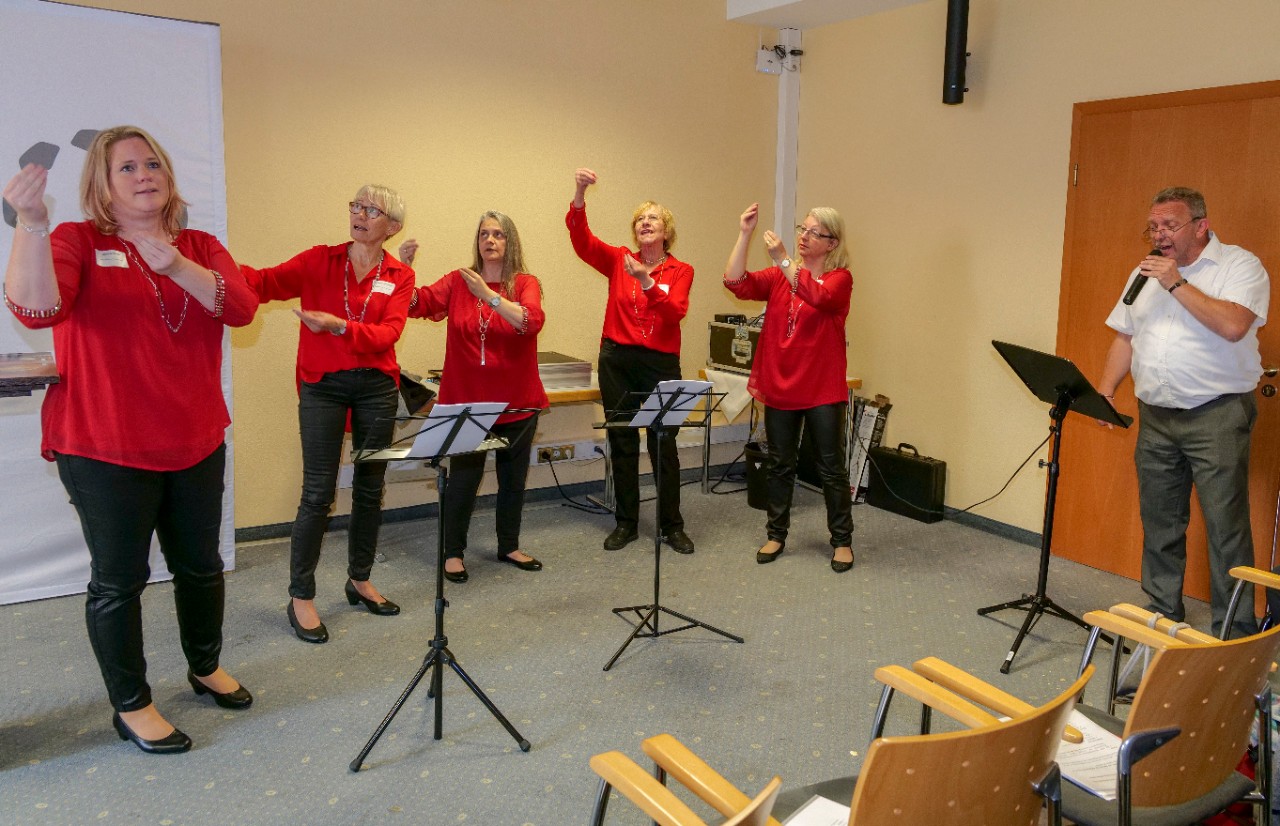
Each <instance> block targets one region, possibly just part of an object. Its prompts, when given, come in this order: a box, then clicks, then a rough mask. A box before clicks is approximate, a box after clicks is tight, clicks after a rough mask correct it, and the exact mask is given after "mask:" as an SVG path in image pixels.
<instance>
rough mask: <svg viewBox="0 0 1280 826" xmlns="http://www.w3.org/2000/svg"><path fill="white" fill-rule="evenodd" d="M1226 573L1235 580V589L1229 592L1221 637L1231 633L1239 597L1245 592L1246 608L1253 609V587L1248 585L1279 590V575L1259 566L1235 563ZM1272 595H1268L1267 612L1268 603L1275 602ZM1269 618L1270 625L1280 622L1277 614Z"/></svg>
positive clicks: (1224, 637) (1239, 600) (1238, 605)
mask: <svg viewBox="0 0 1280 826" xmlns="http://www.w3.org/2000/svg"><path fill="white" fill-rule="evenodd" d="M1228 573H1230V574H1231V575H1232V576H1233V577H1235V578H1236V580H1237V581H1236V587H1235V590H1233V591H1232V592H1231V601H1230V602H1228V603H1227V615H1226V619H1225V620H1223V622H1222V636H1223V639H1226V638H1227V637H1228V636H1229V635H1230V634H1231V624H1232V622H1234V621H1235V618H1236V610H1237V609H1238V608H1239V607H1240V602H1241V599H1242V598H1243V597H1244V595H1245V593H1246V592H1247V593H1248V594H1249V597H1250V598H1249V600H1248V606H1249V607H1248V608H1247V609H1246V610H1249V611H1252V610H1253V599H1252V597H1253V589H1251V588H1249V586H1250V585H1260V586H1262V587H1263V588H1266V589H1267V590H1269V591H1280V575H1277V574H1274V573H1272V572H1271V571H1264V570H1262V569H1261V568H1252V567H1249V566H1248V565H1237V566H1236V567H1234V568H1232V569H1231V570H1230V571H1229V572H1228ZM1273 597H1274V595H1271V594H1269V595H1268V600H1267V602H1268V604H1269V606H1268V613H1271V612H1270V604H1273V603H1274V602H1275V600H1274V598H1273ZM1270 620H1271V624H1272V625H1275V624H1277V623H1280V617H1277V616H1272V617H1270Z"/></svg>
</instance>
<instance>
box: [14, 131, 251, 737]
mask: <svg viewBox="0 0 1280 826" xmlns="http://www.w3.org/2000/svg"><path fill="white" fill-rule="evenodd" d="M48 174H49V173H48V170H47V169H44V168H42V167H40V166H35V165H27V166H26V167H24V168H23V169H22V171H21V172H19V173H18V174H17V176H15V177H14V178H13V179H12V180H11V181H9V183H8V185H6V186H5V188H4V199H5V200H6V201H8V202H9V203H10V205H12V206H13V208H14V211H15V212H16V213H17V223H18V226H17V231H16V232H15V234H14V240H13V248H12V250H11V254H10V256H9V266H8V269H7V270H6V272H5V294H4V300H5V304H6V305H7V306H8V307H9V309H10V310H11V311H12V312H13V314H14V315H15V316H17V318H18V321H20V322H21V323H22V324H23V325H24V326H26V327H31V328H42V327H52V328H53V346H54V351H55V354H56V357H57V361H58V373H59V377H60V378H59V382H58V383H57V384H54V385H51V386H50V387H49V390H48V393H47V395H46V396H45V400H44V407H43V410H42V417H41V418H42V422H43V439H42V444H41V453H42V454H43V456H44V457H45V458H46V459H48V460H50V461H52V462H56V463H57V466H58V476H59V477H60V478H61V479H62V483H63V485H65V486H66V489H67V494H68V496H69V497H70V499H71V504H72V505H73V506H74V507H75V509H76V513H77V514H78V515H79V517H80V524H81V526H82V528H83V530H84V537H85V543H86V544H87V545H88V548H89V559H90V575H89V587H88V593H87V596H86V604H85V622H86V624H87V626H88V629H89V642H90V645H91V646H92V647H93V652H94V654H95V655H96V656H97V659H98V666H99V668H100V669H101V671H102V678H103V680H104V681H105V682H106V686H107V695H108V697H109V698H110V700H111V705H112V707H113V708H114V709H115V714H114V715H113V716H112V718H111V722H112V724H113V725H114V726H115V729H116V732H117V733H118V734H119V735H120V739H122V740H126V739H127V740H132V741H133V743H134V744H135V745H136V746H137V747H138V748H140V749H142V750H143V751H146V752H151V753H155V754H172V753H176V752H184V751H187V750H188V749H190V748H191V738H189V737H187V735H185V734H183V733H182V732H181V731H180V730H178V729H176V728H174V726H173V725H172V724H170V723H169V722H168V721H167V720H166V719H165V718H164V717H163V716H161V714H160V712H159V711H158V710H157V709H156V707H155V704H154V703H153V702H152V698H151V688H150V686H149V685H148V684H147V662H146V658H145V656H144V654H143V643H142V606H141V597H142V591H143V588H145V587H146V584H147V579H148V577H149V576H150V573H151V571H150V567H149V565H148V557H149V556H150V551H151V539H152V536H153V535H154V536H156V537H158V538H159V540H160V550H161V552H162V553H163V554H164V558H165V562H166V564H167V565H168V568H169V571H170V572H171V573H172V574H173V599H174V606H175V608H176V611H177V617H178V631H179V635H180V638H181V641H182V650H183V653H184V654H185V655H186V658H187V666H188V670H187V680H188V681H189V682H190V684H191V688H192V690H194V691H195V693H196V694H210V695H212V697H213V699H214V701H215V702H216V703H217V704H218V705H220V706H222V707H223V708H231V709H239V708H247V707H248V706H249V704H250V703H252V702H253V697H252V696H251V695H250V694H249V692H248V691H247V690H246V689H245V688H244V687H243V686H241V685H240V684H239V683H238V682H237V681H236V680H235V678H233V677H232V676H231V675H230V674H228V673H227V672H226V671H225V670H223V669H222V668H221V667H220V666H219V665H218V659H219V656H220V654H221V652H222V615H223V602H224V593H225V585H224V582H223V576H222V558H221V556H219V554H218V542H219V538H220V537H219V535H220V531H221V525H222V493H223V477H224V473H225V467H226V447H225V445H224V443H223V442H224V439H225V436H226V428H227V425H229V424H230V423H231V419H230V417H229V416H228V415H227V406H226V404H225V402H224V400H223V397H222V380H221V373H222V344H223V337H224V334H225V331H226V328H227V327H240V326H244V325H245V324H248V323H249V322H250V321H252V320H253V314H254V311H255V310H256V309H257V305H258V301H257V297H256V296H255V295H254V294H253V291H252V290H250V289H249V287H248V285H246V284H245V282H244V279H243V278H242V277H241V275H240V271H239V269H238V268H237V267H236V263H235V261H233V260H232V259H231V256H230V254H228V253H227V251H226V249H225V248H224V247H223V246H222V244H220V243H219V242H218V240H217V239H216V238H214V237H213V236H212V235H209V234H208V233H205V232H201V231H199V230H193V229H185V228H184V227H183V226H182V223H183V219H184V215H185V213H184V208H185V206H186V202H185V201H183V200H182V196H181V195H179V194H178V186H177V182H176V181H175V180H174V175H173V163H172V161H170V159H169V156H168V154H166V153H165V151H164V150H163V149H162V148H161V147H160V145H159V144H158V143H156V141H155V139H154V138H152V137H151V136H150V135H148V134H147V133H146V132H144V131H143V130H141V129H139V128H137V127H136V126H117V127H113V128H111V129H106V130H103V131H102V132H99V133H98V135H97V137H95V138H94V140H93V143H92V144H91V145H90V146H89V150H88V154H87V156H86V157H85V165H84V174H83V176H82V177H81V180H80V204H81V209H82V211H83V212H84V214H85V217H86V218H88V219H89V220H87V221H84V222H82V223H64V224H59V225H58V227H57V228H56V229H54V230H53V231H52V233H51V232H50V231H49V210H48V208H47V207H46V205H45V202H44V193H45V185H46V183H47V181H48Z"/></svg>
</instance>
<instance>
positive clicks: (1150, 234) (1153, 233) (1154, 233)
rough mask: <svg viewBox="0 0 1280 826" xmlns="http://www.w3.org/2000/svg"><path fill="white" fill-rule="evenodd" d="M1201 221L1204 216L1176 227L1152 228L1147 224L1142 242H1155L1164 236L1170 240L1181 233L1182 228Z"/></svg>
mask: <svg viewBox="0 0 1280 826" xmlns="http://www.w3.org/2000/svg"><path fill="white" fill-rule="evenodd" d="M1203 220H1204V216H1200V217H1199V218H1192V219H1191V220H1190V221H1186V222H1184V223H1181V224H1178V225H1177V226H1176V227H1153V226H1151V225H1150V224H1148V225H1147V228H1146V229H1144V230H1143V231H1142V240H1144V241H1146V242H1147V243H1151V242H1153V241H1155V240H1156V239H1157V238H1159V237H1160V236H1161V235H1165V236H1168V237H1169V238H1172V237H1173V236H1175V235H1177V234H1178V233H1179V232H1181V231H1182V228H1183V227H1187V226H1190V225H1191V224H1194V223H1195V222H1196V221H1203Z"/></svg>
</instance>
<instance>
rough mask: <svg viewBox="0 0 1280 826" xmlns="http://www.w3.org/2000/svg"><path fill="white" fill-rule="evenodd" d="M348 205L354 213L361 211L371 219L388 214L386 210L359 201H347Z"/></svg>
mask: <svg viewBox="0 0 1280 826" xmlns="http://www.w3.org/2000/svg"><path fill="white" fill-rule="evenodd" d="M347 206H348V207H350V208H351V214H352V215H359V214H360V213H362V212H363V213H364V217H366V218H368V219H369V220H370V221H372V220H373V219H374V218H377V217H378V216H380V215H386V213H385V212H383V211H382V210H380V209H378V208H377V207H376V206H365V205H364V204H362V203H360V202H359V201H350V202H348V203H347Z"/></svg>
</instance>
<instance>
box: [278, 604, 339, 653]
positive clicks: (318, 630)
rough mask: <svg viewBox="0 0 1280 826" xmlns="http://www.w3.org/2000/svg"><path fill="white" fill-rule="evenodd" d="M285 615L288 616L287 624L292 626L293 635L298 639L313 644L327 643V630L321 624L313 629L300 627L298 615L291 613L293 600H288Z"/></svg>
mask: <svg viewBox="0 0 1280 826" xmlns="http://www.w3.org/2000/svg"><path fill="white" fill-rule="evenodd" d="M285 613H286V614H288V615H289V624H290V625H292V626H293V633H295V634H297V635H298V639H300V640H302V641H303V642H314V643H322V642H328V641H329V629H328V628H325V627H324V623H323V622H322V623H320V624H319V625H317V626H316V627H315V628H303V627H302V623H300V622H298V615H297V614H295V613H294V612H293V600H289V607H288V608H286V609H285Z"/></svg>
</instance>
